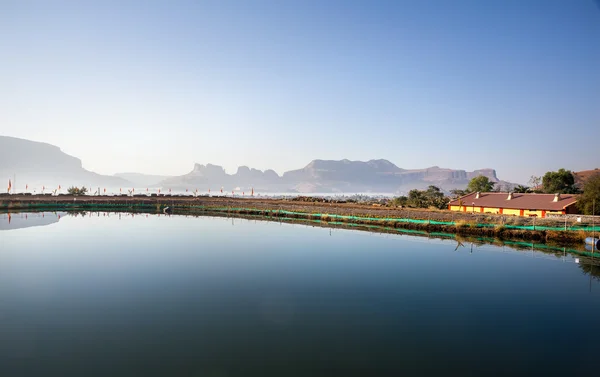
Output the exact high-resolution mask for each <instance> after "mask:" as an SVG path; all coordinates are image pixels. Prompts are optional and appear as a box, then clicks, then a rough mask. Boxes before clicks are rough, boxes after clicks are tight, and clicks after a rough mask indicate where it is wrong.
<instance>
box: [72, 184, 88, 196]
mask: <svg viewBox="0 0 600 377" xmlns="http://www.w3.org/2000/svg"><path fill="white" fill-rule="evenodd" d="M87 192H88V189H87V188H86V187H85V186H81V187H75V186H71V187H69V188H68V189H67V193H69V195H85V194H86V193H87Z"/></svg>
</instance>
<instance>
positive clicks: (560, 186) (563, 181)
mask: <svg viewBox="0 0 600 377" xmlns="http://www.w3.org/2000/svg"><path fill="white" fill-rule="evenodd" d="M542 186H543V190H544V192H545V193H547V194H556V193H560V194H575V193H577V192H578V190H577V187H575V177H574V176H573V173H572V172H571V171H570V170H565V169H559V170H558V171H549V172H547V173H546V174H544V177H543V178H542Z"/></svg>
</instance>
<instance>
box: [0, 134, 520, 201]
mask: <svg viewBox="0 0 600 377" xmlns="http://www.w3.org/2000/svg"><path fill="white" fill-rule="evenodd" d="M478 175H484V176H486V177H488V178H489V179H490V180H491V181H493V182H497V184H499V185H511V184H510V183H508V182H504V181H500V180H499V179H498V177H497V176H496V171H495V170H494V169H480V170H475V171H466V170H460V169H459V170H457V169H446V168H440V167H438V166H433V167H429V168H424V169H402V168H400V167H398V166H396V165H395V164H393V163H392V162H390V161H388V160H383V159H379V160H369V161H350V160H346V159H344V160H313V161H311V162H310V163H309V164H308V165H306V166H305V167H303V168H301V169H297V170H290V171H287V172H285V173H283V175H281V176H280V175H278V174H277V173H276V172H275V171H273V170H265V171H261V170H257V169H252V168H250V167H247V166H240V167H239V168H238V169H237V172H236V173H234V174H227V173H226V172H225V170H224V169H223V168H222V167H221V166H218V165H212V164H206V165H202V164H195V165H194V167H193V169H192V170H191V171H190V172H189V173H187V174H184V175H181V176H171V177H169V176H160V175H145V174H140V173H119V174H115V175H114V176H107V175H100V174H96V173H94V172H91V171H88V170H86V169H84V168H83V167H82V163H81V160H80V159H78V158H76V157H73V156H69V155H67V154H66V153H64V152H62V151H61V150H60V148H58V147H57V146H54V145H50V144H46V143H40V142H34V141H29V140H24V139H17V138H13V137H6V136H0V177H2V176H4V177H6V178H13V177H14V176H16V178H17V179H18V183H19V184H18V186H17V190H23V189H24V186H25V184H26V183H27V184H28V186H29V187H32V188H37V189H38V190H39V189H40V188H41V186H43V185H45V187H48V188H51V187H52V188H53V187H56V186H57V185H59V184H62V185H64V186H67V185H68V186H71V185H77V186H80V185H85V186H91V187H93V188H95V187H110V188H116V187H122V188H131V187H136V188H143V187H153V188H157V187H160V188H170V189H174V190H186V189H189V190H191V191H194V190H196V189H197V190H199V191H201V192H206V191H207V190H209V189H210V190H212V192H216V191H220V190H221V188H223V190H224V192H230V191H232V190H238V191H246V192H250V191H251V190H252V189H254V191H255V192H280V193H288V192H291V193H293V192H295V193H344V192H348V193H357V192H363V193H397V194H402V193H406V192H408V191H409V190H411V189H414V188H417V189H423V188H426V187H427V186H429V185H435V186H438V187H440V188H442V189H444V190H446V191H448V190H451V189H463V188H465V187H466V185H467V183H468V182H469V180H470V179H471V178H473V177H475V176H478Z"/></svg>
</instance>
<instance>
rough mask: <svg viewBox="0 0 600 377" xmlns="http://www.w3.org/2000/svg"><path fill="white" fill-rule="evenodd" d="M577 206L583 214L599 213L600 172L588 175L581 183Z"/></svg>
mask: <svg viewBox="0 0 600 377" xmlns="http://www.w3.org/2000/svg"><path fill="white" fill-rule="evenodd" d="M577 207H578V208H579V210H580V211H581V212H582V213H583V214H584V215H600V174H596V175H594V176H592V177H590V178H589V179H588V180H587V181H586V182H585V184H584V185H583V194H581V196H580V197H579V199H578V200H577Z"/></svg>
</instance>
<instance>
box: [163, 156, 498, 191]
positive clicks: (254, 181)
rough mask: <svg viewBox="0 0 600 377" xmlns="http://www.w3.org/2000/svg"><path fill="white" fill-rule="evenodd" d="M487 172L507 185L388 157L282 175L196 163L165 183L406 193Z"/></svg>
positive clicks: (460, 184) (321, 164)
mask: <svg viewBox="0 0 600 377" xmlns="http://www.w3.org/2000/svg"><path fill="white" fill-rule="evenodd" d="M477 175H485V176H487V177H488V178H490V180H492V181H493V182H497V183H498V184H506V182H502V181H500V180H499V179H498V177H497V176H496V171H495V170H494V169H480V170H475V171H472V172H468V171H465V170H455V169H445V168H440V167H437V166H434V167H430V168H426V169H412V170H411V169H402V168H399V167H398V166H396V165H395V164H393V163H392V162H390V161H387V160H370V161H350V160H341V161H337V160H313V161H311V162H310V163H309V164H308V165H306V166H305V167H304V168H302V169H297V170H291V171H288V172H285V173H284V174H283V176H279V175H277V173H275V172H274V171H273V170H266V171H264V172H263V171H260V170H256V169H251V168H248V167H246V166H242V167H240V168H238V171H237V172H236V173H235V174H227V173H225V170H224V169H223V168H222V167H221V166H217V165H211V164H208V165H200V164H196V165H195V166H194V169H193V170H192V171H191V172H190V173H188V174H185V175H183V176H178V177H171V178H168V179H166V180H164V181H162V182H161V183H160V185H161V186H163V187H168V188H173V189H192V190H195V189H199V190H200V191H206V190H208V189H211V190H220V188H221V187H223V188H224V191H225V192H230V191H232V190H241V191H250V189H251V188H254V189H255V191H258V192H300V193H311V192H313V193H314V192H318V193H335V192H373V193H405V192H407V191H409V190H411V189H413V188H420V189H422V188H426V187H427V186H429V185H436V186H438V187H441V188H442V189H444V190H451V189H455V188H459V189H462V188H465V187H466V185H467V183H468V182H469V180H470V179H471V178H473V177H475V176H477Z"/></svg>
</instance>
